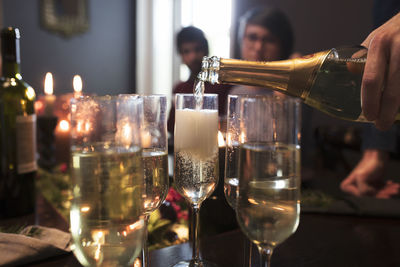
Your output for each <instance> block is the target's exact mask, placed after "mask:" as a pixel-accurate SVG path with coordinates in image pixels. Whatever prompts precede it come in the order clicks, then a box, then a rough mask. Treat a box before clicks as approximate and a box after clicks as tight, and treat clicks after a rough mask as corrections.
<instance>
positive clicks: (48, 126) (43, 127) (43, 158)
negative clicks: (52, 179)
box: [37, 116, 58, 170]
mask: <svg viewBox="0 0 400 267" xmlns="http://www.w3.org/2000/svg"><path fill="white" fill-rule="evenodd" d="M57 121H58V119H57V117H56V116H38V118H37V128H38V131H37V133H38V136H37V144H38V152H39V160H38V165H39V166H40V167H41V168H43V169H46V170H52V168H53V167H54V166H55V165H56V158H55V142H54V141H55V138H54V129H55V128H56V125H57Z"/></svg>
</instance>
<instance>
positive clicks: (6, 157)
mask: <svg viewBox="0 0 400 267" xmlns="http://www.w3.org/2000/svg"><path fill="white" fill-rule="evenodd" d="M19 38H20V33H19V30H18V29H17V28H11V27H8V28H4V29H3V30H2V31H1V56H2V77H1V81H0V157H1V161H0V218H9V217H15V216H20V215H25V214H29V213H33V212H34V210H35V199H36V198H35V176H36V169H37V164H36V115H35V110H34V101H35V97H36V95H35V91H34V89H33V88H32V87H31V86H29V85H28V84H27V83H25V82H24V81H23V80H22V76H21V72H20V52H19Z"/></svg>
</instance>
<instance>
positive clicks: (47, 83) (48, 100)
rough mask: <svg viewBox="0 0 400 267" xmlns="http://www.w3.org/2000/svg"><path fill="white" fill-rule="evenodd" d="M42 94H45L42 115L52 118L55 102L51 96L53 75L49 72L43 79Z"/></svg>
mask: <svg viewBox="0 0 400 267" xmlns="http://www.w3.org/2000/svg"><path fill="white" fill-rule="evenodd" d="M44 93H45V97H44V101H45V108H44V114H45V115H46V116H52V115H53V108H54V102H55V101H56V96H55V95H53V75H52V74H51V73H50V72H48V73H46V77H45V79H44Z"/></svg>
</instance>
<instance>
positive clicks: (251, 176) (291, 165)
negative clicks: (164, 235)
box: [236, 96, 300, 267]
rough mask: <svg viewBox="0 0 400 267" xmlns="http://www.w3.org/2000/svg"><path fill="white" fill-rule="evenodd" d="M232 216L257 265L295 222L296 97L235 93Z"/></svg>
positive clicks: (267, 257) (292, 229) (297, 197)
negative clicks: (237, 131) (237, 136)
mask: <svg viewBox="0 0 400 267" xmlns="http://www.w3.org/2000/svg"><path fill="white" fill-rule="evenodd" d="M240 117H241V124H240V128H241V138H243V140H244V142H243V144H242V145H241V146H240V155H239V157H240V158H239V196H238V200H237V206H236V216H237V221H238V223H239V225H240V228H241V229H242V231H243V232H244V233H245V234H246V236H247V237H248V238H249V239H250V240H251V241H252V242H253V243H255V244H256V245H257V247H258V250H259V252H260V255H261V263H262V265H261V266H265V267H266V266H268V267H270V261H271V255H272V252H273V249H274V248H275V247H276V246H277V245H278V244H280V243H282V242H283V241H284V240H286V239H287V238H288V237H289V236H290V235H291V234H293V233H294V232H295V231H296V229H297V226H298V224H299V214H300V103H299V101H298V100H296V99H293V98H289V97H278V96H260V97H245V98H242V99H241V110H240Z"/></svg>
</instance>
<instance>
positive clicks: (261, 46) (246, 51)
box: [241, 24, 281, 61]
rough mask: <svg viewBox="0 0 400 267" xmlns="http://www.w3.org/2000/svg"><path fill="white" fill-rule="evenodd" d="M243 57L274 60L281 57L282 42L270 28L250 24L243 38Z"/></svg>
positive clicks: (255, 59) (254, 59)
mask: <svg viewBox="0 0 400 267" xmlns="http://www.w3.org/2000/svg"><path fill="white" fill-rule="evenodd" d="M241 49H242V51H241V52H242V59H244V60H251V61H272V60H280V59H281V42H280V40H279V39H278V38H277V37H276V36H275V35H273V34H272V33H271V32H270V31H269V30H268V29H266V28H264V27H262V26H259V25H255V24H248V25H247V26H246V29H245V31H244V35H243V40H242V46H241Z"/></svg>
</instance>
